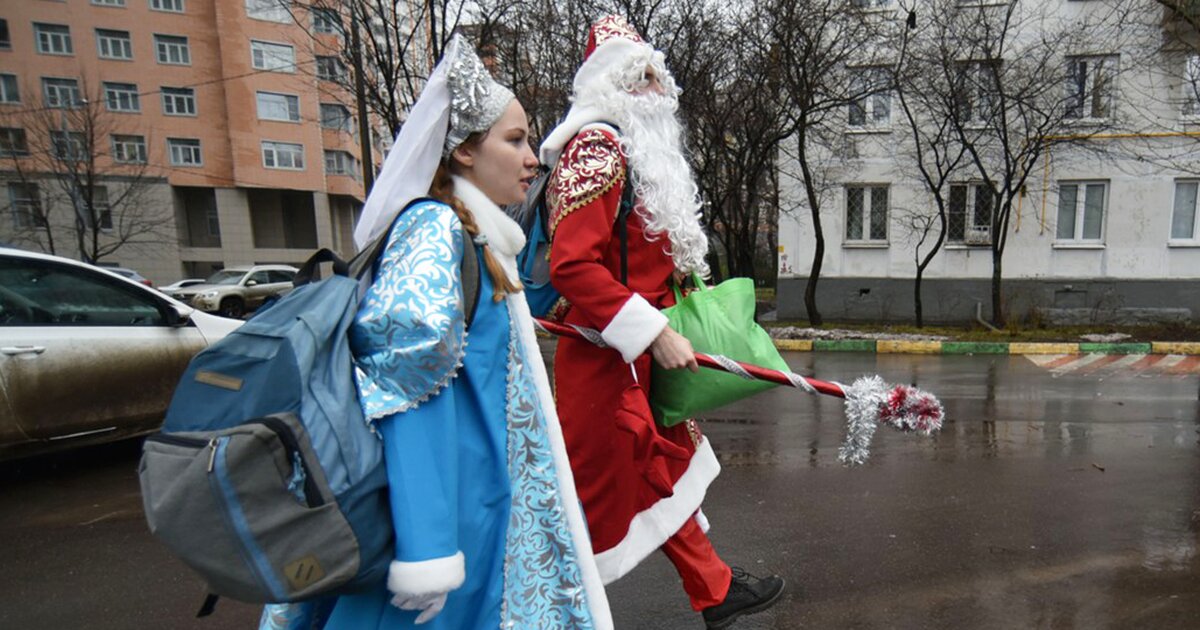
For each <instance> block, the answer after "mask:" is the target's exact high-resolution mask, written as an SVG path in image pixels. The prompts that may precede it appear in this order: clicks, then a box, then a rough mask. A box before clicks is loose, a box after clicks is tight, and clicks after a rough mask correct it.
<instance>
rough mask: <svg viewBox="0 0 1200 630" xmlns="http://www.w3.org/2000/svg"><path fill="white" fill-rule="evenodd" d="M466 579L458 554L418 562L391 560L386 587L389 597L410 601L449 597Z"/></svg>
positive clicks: (461, 559)
mask: <svg viewBox="0 0 1200 630" xmlns="http://www.w3.org/2000/svg"><path fill="white" fill-rule="evenodd" d="M466 578H467V566H466V561H465V559H464V558H463V554H462V552H461V551H460V552H458V553H456V554H454V555H453V556H445V557H443V558H434V559H432V560H421V561H419V562H400V561H399V560H392V565H391V566H390V567H388V579H387V586H388V590H389V591H391V592H392V594H393V595H403V596H406V597H414V596H418V595H433V594H436V593H449V592H450V591H453V590H454V589H456V588H458V587H460V586H462V583H463V580H465V579H466Z"/></svg>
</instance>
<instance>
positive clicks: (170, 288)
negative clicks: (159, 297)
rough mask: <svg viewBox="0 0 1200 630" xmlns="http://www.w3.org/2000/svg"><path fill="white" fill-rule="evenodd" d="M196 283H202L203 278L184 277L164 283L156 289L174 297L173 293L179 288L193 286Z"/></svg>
mask: <svg viewBox="0 0 1200 630" xmlns="http://www.w3.org/2000/svg"><path fill="white" fill-rule="evenodd" d="M197 284H204V278H184V279H183V280H178V281H176V282H172V283H171V284H164V285H163V286H161V287H158V290H159V291H162V292H163V293H166V294H167V295H169V296H171V297H175V294H176V293H178V292H179V291H180V289H186V288H188V287H194V286H196V285H197Z"/></svg>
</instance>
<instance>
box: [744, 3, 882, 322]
mask: <svg viewBox="0 0 1200 630" xmlns="http://www.w3.org/2000/svg"><path fill="white" fill-rule="evenodd" d="M850 4H851V5H853V4H855V3H850ZM859 4H860V5H864V6H865V5H868V4H869V3H859ZM847 5H848V3H847V2H845V0H763V2H762V3H761V5H760V8H759V9H758V10H759V11H760V12H761V13H762V14H763V15H764V16H767V18H768V19H769V20H770V22H769V24H770V28H769V29H768V30H766V31H765V33H766V34H767V37H769V38H770V40H771V41H772V42H774V44H775V46H776V47H777V48H776V50H777V55H778V63H779V66H780V69H781V75H782V76H781V80H782V89H783V96H784V97H785V99H786V101H785V102H786V104H787V106H788V111H789V113H790V115H791V117H792V122H793V125H794V129H795V140H796V142H795V144H794V146H793V147H791V148H790V152H791V153H792V155H790V156H787V154H786V153H785V157H793V158H794V159H795V162H796V164H797V165H798V167H799V170H800V174H799V177H798V179H799V182H800V184H801V186H802V187H803V189H804V195H805V199H804V201H805V204H804V205H806V206H807V209H808V213H809V217H810V219H811V220H812V224H813V236H814V242H813V256H812V266H811V271H810V272H809V276H808V283H807V285H806V286H805V290H804V307H805V310H806V311H807V313H808V320H809V322H810V323H811V324H812V325H814V326H820V325H821V324H822V323H823V321H824V318H823V317H822V316H821V313H820V311H819V310H818V307H817V283H818V280H819V279H820V276H821V267H822V264H823V263H824V259H825V233H824V230H823V228H822V223H821V218H822V217H821V214H822V209H823V205H824V204H823V201H824V197H825V196H826V193H827V192H828V182H829V177H828V175H829V173H828V172H827V171H826V170H825V169H826V165H827V164H828V161H829V158H830V157H831V156H835V155H836V154H837V153H838V151H839V147H841V146H843V145H844V142H845V139H844V131H845V120H846V119H845V118H844V116H845V112H846V111H847V109H848V108H849V106H850V105H851V104H852V103H854V102H856V101H858V100H859V99H861V98H863V97H865V96H867V95H869V94H870V93H872V92H874V91H875V90H876V89H877V88H876V87H875V86H870V85H863V84H862V83H859V82H856V81H854V80H853V78H854V75H855V72H854V71H853V68H854V67H856V66H860V67H869V66H879V65H882V64H884V62H885V61H886V59H887V52H886V51H887V47H886V41H887V37H886V35H887V32H888V31H887V29H888V25H887V23H886V21H883V20H879V19H876V18H875V17H874V16H872V15H869V14H865V13H863V12H862V11H859V10H856V9H854V8H853V7H852V6H847ZM881 44H882V45H881Z"/></svg>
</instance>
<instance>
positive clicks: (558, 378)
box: [547, 128, 720, 583]
mask: <svg viewBox="0 0 1200 630" xmlns="http://www.w3.org/2000/svg"><path fill="white" fill-rule="evenodd" d="M625 178H626V168H625V158H624V156H623V154H622V153H621V150H620V147H619V144H618V143H617V140H616V138H615V136H614V135H613V134H612V133H610V132H609V131H608V130H602V129H596V128H592V129H586V128H585V130H583V131H582V132H580V133H579V134H578V135H577V136H576V137H575V138H574V139H573V140H572V141H571V142H570V143H568V144H567V146H566V147H565V148H564V151H563V153H562V157H561V158H560V159H559V161H558V163H557V165H556V166H555V169H554V172H553V174H552V176H551V180H550V182H549V188H548V190H547V203H548V204H549V208H550V221H551V226H550V230H551V234H552V245H551V251H550V278H551V282H552V283H553V284H554V286H555V288H557V289H558V291H559V292H560V293H561V294H562V296H563V298H564V299H566V300H567V301H569V302H570V304H571V307H570V310H569V311H568V312H567V314H566V318H565V321H566V322H567V323H569V324H577V325H581V326H587V327H589V328H594V329H597V330H600V331H601V334H602V336H603V337H604V340H605V342H606V343H608V345H609V346H610V348H606V349H602V348H598V347H596V346H594V345H592V344H590V343H588V342H585V341H578V340H573V339H568V338H561V339H560V340H559V342H558V351H557V354H556V356H555V360H554V380H555V392H556V399H557V404H558V414H559V418H560V421H561V423H562V430H563V436H564V438H565V440H566V446H567V453H568V455H569V457H570V460H571V468H572V471H573V472H574V476H575V484H576V486H577V488H578V490H579V498H580V500H581V501H582V502H583V507H584V513H585V515H586V517H587V521H588V527H589V530H590V533H591V536H592V546H593V549H594V550H595V552H596V564H597V565H598V567H599V570H600V576H601V578H602V579H603V580H604V582H605V583H609V582H612V581H613V580H616V579H617V578H619V577H621V576H622V575H624V574H625V573H628V572H629V571H630V570H631V569H633V567H635V566H637V564H638V563H639V562H641V561H642V559H644V558H645V557H646V556H648V555H649V554H650V553H652V552H653V551H654V550H656V549H658V548H659V547H660V546H662V544H663V543H664V542H665V541H666V540H667V538H669V537H670V536H672V535H673V534H674V533H675V532H676V531H678V530H679V528H680V527H681V526H682V525H683V524H684V523H685V522H686V521H687V519H689V518H697V519H698V520H699V521H700V522H701V526H702V527H704V528H706V529H707V523H706V522H704V520H703V515H701V514H699V512H698V510H699V508H700V503H701V501H702V500H703V499H704V494H705V492H706V490H707V488H708V485H709V483H711V482H712V480H713V479H715V478H716V476H717V474H718V473H719V472H720V465H719V464H718V462H717V459H716V456H715V455H714V454H713V451H712V447H711V446H710V445H709V443H708V440H707V439H706V438H704V436H702V435H701V434H700V431H699V429H698V428H697V427H696V425H695V423H694V422H691V421H688V422H685V423H681V424H678V425H676V426H674V427H670V428H664V427H661V426H658V425H657V424H656V423H655V422H654V418H653V416H652V415H651V412H650V407H649V402H648V397H647V393H646V392H647V391H648V389H647V388H649V387H651V386H652V384H651V382H650V361H651V360H652V359H651V358H650V355H649V354H647V353H646V352H647V350H648V348H649V346H650V343H651V342H653V341H654V339H655V337H657V336H658V334H659V332H661V331H662V329H663V327H664V326H666V317H665V316H663V315H662V313H660V312H659V309H661V308H664V307H667V306H670V305H671V304H673V303H674V295H673V292H672V291H671V290H670V288H669V285H668V282H669V280H670V278H671V274H672V272H673V271H674V269H675V265H674V262H673V261H672V259H671V257H670V256H669V255H668V254H667V253H666V251H665V250H666V247H667V246H668V243H669V241H668V240H667V237H666V235H665V234H664V235H661V236H659V237H658V238H657V239H655V240H651V239H650V238H647V236H646V234H645V232H644V222H643V220H642V218H641V215H640V214H639V213H637V212H631V213H630V214H629V216H628V219H627V227H626V229H627V243H628V244H627V252H628V254H627V261H628V284H627V286H626V285H622V284H621V282H620V277H621V276H620V273H621V262H620V261H621V245H620V239H619V238H618V236H617V232H616V231H615V229H614V225H615V222H616V217H617V211H618V209H619V206H620V200H621V191H622V187H623V186H624V185H625V183H626V182H625ZM630 363H632V365H633V368H634V369H636V373H637V377H636V380H635V378H634V374H633V370H631V368H630V365H629V364H630Z"/></svg>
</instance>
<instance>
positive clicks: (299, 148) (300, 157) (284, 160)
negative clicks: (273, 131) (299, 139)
mask: <svg viewBox="0 0 1200 630" xmlns="http://www.w3.org/2000/svg"><path fill="white" fill-rule="evenodd" d="M262 153H263V166H265V167H267V168H283V169H292V170H301V169H303V168H304V145H302V144H291V143H289V142H271V141H266V140H264V141H263V143H262Z"/></svg>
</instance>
